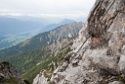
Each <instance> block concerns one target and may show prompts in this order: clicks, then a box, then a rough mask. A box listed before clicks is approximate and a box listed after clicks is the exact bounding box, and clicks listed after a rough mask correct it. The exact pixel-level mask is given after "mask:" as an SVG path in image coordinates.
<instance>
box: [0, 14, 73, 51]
mask: <svg viewBox="0 0 125 84" xmlns="http://www.w3.org/2000/svg"><path fill="white" fill-rule="evenodd" d="M72 22H75V21H73V20H70V19H64V20H63V21H62V22H58V23H56V24H55V22H54V21H53V22H51V21H49V20H47V19H44V18H38V17H29V16H17V17H16V16H15V17H14V16H0V30H1V31H0V49H4V48H8V47H12V46H15V45H17V44H18V43H20V42H22V41H24V40H26V39H28V38H30V37H32V36H34V35H36V34H38V33H40V31H41V32H42V33H43V32H46V31H50V30H52V29H54V28H56V27H58V26H61V25H64V24H68V23H72Z"/></svg>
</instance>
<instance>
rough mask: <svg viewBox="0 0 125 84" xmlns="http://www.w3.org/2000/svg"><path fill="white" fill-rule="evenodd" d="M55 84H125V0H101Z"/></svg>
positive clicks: (66, 58) (58, 69) (80, 34)
mask: <svg viewBox="0 0 125 84" xmlns="http://www.w3.org/2000/svg"><path fill="white" fill-rule="evenodd" d="M72 49H73V51H71V52H69V53H68V54H67V55H66V56H65V57H64V59H65V61H64V63H68V65H67V66H66V67H65V68H64V69H63V71H60V67H61V68H62V67H63V65H61V66H59V67H58V68H57V69H56V70H55V71H54V74H53V75H52V77H51V82H52V84H125V0H97V1H96V3H95V5H94V7H93V10H92V11H91V13H90V15H89V17H88V20H87V23H86V24H85V25H84V26H83V28H82V29H81V31H80V32H79V36H78V37H77V38H76V40H75V41H74V43H73V45H72Z"/></svg>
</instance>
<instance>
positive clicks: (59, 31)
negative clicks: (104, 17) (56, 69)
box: [0, 22, 83, 58]
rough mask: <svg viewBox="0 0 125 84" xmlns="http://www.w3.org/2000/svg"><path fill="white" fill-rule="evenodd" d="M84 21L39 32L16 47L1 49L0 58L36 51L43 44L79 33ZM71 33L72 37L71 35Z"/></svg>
mask: <svg viewBox="0 0 125 84" xmlns="http://www.w3.org/2000/svg"><path fill="white" fill-rule="evenodd" d="M82 25H83V23H82V22H79V23H76V22H75V23H71V24H66V25H62V26H60V27H57V28H56V29H54V30H52V31H49V32H45V33H41V34H38V35H36V36H34V37H33V38H31V39H28V40H26V41H24V42H22V43H20V44H18V45H16V46H14V47H11V48H8V49H5V50H1V51H0V53H1V54H0V58H4V57H7V56H10V55H15V54H20V53H24V52H28V51H34V50H37V49H39V48H42V47H43V46H46V45H49V44H52V43H54V42H58V41H61V40H62V39H64V38H71V37H74V36H76V35H77V32H78V31H79V30H80V29H81V28H82ZM69 35H70V36H71V37H69Z"/></svg>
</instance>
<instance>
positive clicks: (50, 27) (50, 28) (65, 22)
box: [41, 19, 75, 32]
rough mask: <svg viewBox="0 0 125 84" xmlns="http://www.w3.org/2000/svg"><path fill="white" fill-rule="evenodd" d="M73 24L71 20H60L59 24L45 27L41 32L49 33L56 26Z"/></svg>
mask: <svg viewBox="0 0 125 84" xmlns="http://www.w3.org/2000/svg"><path fill="white" fill-rule="evenodd" d="M74 22H75V21H74V20H71V19H64V20H62V21H61V22H59V23H55V24H50V25H47V26H46V27H45V28H43V29H42V31H41V32H46V31H50V30H53V29H55V28H56V27H58V26H61V25H65V24H69V23H74Z"/></svg>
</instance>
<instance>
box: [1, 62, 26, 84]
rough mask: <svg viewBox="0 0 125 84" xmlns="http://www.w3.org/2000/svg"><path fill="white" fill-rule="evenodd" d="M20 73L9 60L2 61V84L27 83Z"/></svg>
mask: <svg viewBox="0 0 125 84" xmlns="http://www.w3.org/2000/svg"><path fill="white" fill-rule="evenodd" d="M20 77H21V76H20V73H19V72H18V71H17V70H16V69H15V68H14V67H13V66H12V65H11V64H9V63H8V62H2V63H0V84H16V83H17V84H25V83H24V81H23V80H22V79H21V78H20Z"/></svg>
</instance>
